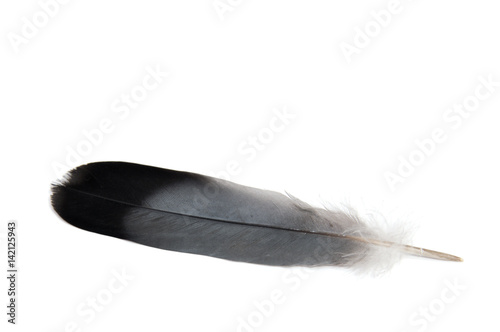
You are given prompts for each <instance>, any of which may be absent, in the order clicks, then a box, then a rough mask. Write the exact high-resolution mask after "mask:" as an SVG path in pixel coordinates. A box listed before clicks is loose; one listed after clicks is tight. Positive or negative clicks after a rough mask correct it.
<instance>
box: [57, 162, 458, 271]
mask: <svg viewBox="0 0 500 332" xmlns="http://www.w3.org/2000/svg"><path fill="white" fill-rule="evenodd" d="M51 201H52V206H53V208H54V210H55V211H56V212H57V213H58V214H59V215H60V216H61V217H62V218H63V219H64V220H66V221H67V222H68V223H70V224H72V225H74V226H76V227H78V228H81V229H84V230H87V231H91V232H95V233H99V234H103V235H108V236H112V237H116V238H120V239H125V240H129V241H132V242H136V243H140V244H143V245H147V246H151V247H156V248H161V249H166V250H172V251H177V252H184V253H191V254H199V255H206V256H212V257H217V258H222V259H227V260H232V261H239V262H247V263H255V264H264V265H274V266H325V265H330V266H343V267H351V268H354V269H359V270H369V271H380V270H386V269H388V268H389V267H390V266H392V264H393V263H394V262H395V261H397V260H398V259H399V257H400V256H401V255H402V254H412V255H419V256H425V257H430V258H436V259H444V260H461V259H460V258H458V257H456V256H452V255H448V254H443V253H440V252H436V251H432V250H427V249H422V248H416V247H411V246H408V245H405V244H402V243H401V239H402V238H403V236H402V235H401V234H399V235H394V234H392V233H391V232H386V231H380V230H378V229H377V227H374V226H373V225H370V224H369V223H367V222H365V221H363V220H362V218H360V217H359V216H357V215H356V213H355V212H354V211H352V210H345V209H344V210H343V209H333V210H331V209H325V208H317V207H312V206H311V205H309V204H307V203H305V202H302V201H300V200H299V199H297V198H295V197H292V196H290V195H284V194H281V193H277V192H273V191H268V190H262V189H256V188H251V187H247V186H242V185H239V184H236V183H233V182H230V181H226V180H222V179H218V178H213V177H209V176H204V175H200V174H195V173H189V172H181V171H174V170H169V169H162V168H157V167H152V166H145V165H140V164H133V163H126V162H97V163H90V164H86V165H82V166H79V167H77V168H75V169H73V170H71V171H70V172H68V173H67V174H66V176H65V178H64V179H63V180H62V181H60V182H58V183H55V184H53V186H52V196H51ZM396 234H398V233H397V232H396Z"/></svg>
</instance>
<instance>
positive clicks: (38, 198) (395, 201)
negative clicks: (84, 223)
mask: <svg viewBox="0 0 500 332" xmlns="http://www.w3.org/2000/svg"><path fill="white" fill-rule="evenodd" d="M47 2H48V0H45V1H44V0H42V2H41V3H42V4H43V3H47ZM221 3H222V4H226V6H230V7H229V8H230V10H228V11H226V12H224V13H222V14H221V13H220V12H219V13H218V11H217V10H216V8H215V7H214V5H213V3H212V1H211V0H206V1H184V2H182V3H181V2H180V1H177V2H175V3H174V1H169V2H167V1H163V2H160V1H123V0H121V1H117V0H116V1H106V2H102V1H76V0H75V1H69V2H68V3H67V4H59V5H58V6H59V8H58V9H57V10H56V9H55V7H51V8H52V11H53V15H52V16H53V17H50V18H49V19H48V21H47V22H44V21H43V18H44V17H43V14H40V12H41V11H42V9H41V5H40V3H39V2H37V1H26V0H24V1H15V2H5V1H4V2H2V4H1V5H0V22H1V23H0V26H1V30H2V31H1V33H2V43H1V44H0V52H1V53H0V56H1V61H0V88H1V98H0V109H1V112H2V129H1V131H0V134H1V142H2V152H3V153H2V154H3V159H2V171H1V173H0V174H1V176H2V178H1V195H2V197H1V202H2V207H1V209H0V213H1V218H0V220H2V223H1V225H2V226H1V227H2V230H1V233H3V234H1V235H2V238H1V240H2V248H3V249H2V252H5V251H6V250H5V231H6V222H7V220H9V219H14V220H17V221H18V223H19V227H18V234H19V235H18V236H19V248H18V260H19V270H20V276H19V284H18V290H19V296H18V304H19V307H18V325H16V326H11V324H7V323H6V319H7V317H6V315H5V311H6V309H5V308H4V305H3V303H6V301H7V296H6V290H7V284H6V282H5V281H6V280H3V282H2V283H1V287H2V289H1V291H0V294H2V295H1V299H0V303H2V308H4V309H2V310H1V311H2V313H1V315H0V317H2V318H1V323H0V325H1V326H2V331H4V330H5V331H7V330H8V331H17V330H19V331H33V330H37V331H72V330H76V328H78V329H79V330H78V331H110V330H113V331H137V330H139V329H140V330H148V331H170V330H172V331H304V330H312V331H419V330H420V331H443V330H446V331H452V330H462V331H464V330H469V331H470V330H472V329H474V330H492V329H494V328H495V327H497V326H498V319H497V314H498V309H499V307H498V297H499V295H500V294H499V290H498V277H499V275H498V270H497V269H495V268H494V267H495V266H496V265H497V263H496V262H497V258H496V254H495V252H497V251H498V245H497V242H498V241H497V238H498V221H499V220H498V208H497V205H498V188H499V186H500V178H499V171H498V170H499V168H500V161H499V158H498V142H499V138H500V132H499V130H498V121H499V120H500V116H499V113H498V110H499V107H500V96H499V95H500V87H498V86H497V87H496V88H495V89H494V91H493V92H492V93H491V94H490V96H488V98H484V99H485V100H482V101H480V102H479V105H478V107H477V108H476V109H475V111H473V112H470V113H467V118H464V119H463V120H462V121H461V122H460V124H458V122H457V124H456V126H455V127H453V122H450V120H448V121H447V120H445V118H444V117H443V116H445V114H447V112H448V111H447V110H448V109H449V108H451V107H453V105H454V104H461V103H462V102H463V101H464V100H466V99H467V98H469V99H468V100H472V101H473V98H474V97H473V96H474V94H475V91H476V88H477V87H478V86H479V85H481V82H480V79H479V77H483V78H485V79H486V78H488V77H490V79H491V80H493V81H495V82H499V81H500V70H499V59H500V46H499V42H498V31H500V20H498V12H499V11H498V10H499V8H498V6H495V5H494V2H492V1H486V0H484V1H473V2H472V1H440V2H436V1H428V0H427V1H425V0H422V1H408V0H402V1H401V2H400V3H399V5H397V6H396V7H397V8H398V10H397V13H395V14H392V15H391V18H390V22H388V23H387V20H386V23H384V24H385V25H386V26H385V27H380V24H378V23H375V25H374V23H373V22H376V21H375V19H374V16H372V15H371V14H370V12H371V11H375V12H380V11H381V10H385V9H387V8H388V7H390V6H391V5H389V2H388V1H357V2H349V1H336V2H333V1H309V2H304V1H300V2H299V1H272V2H270V1H256V0H243V1H234V0H233V1H229V2H228V1H221ZM221 6H222V5H221ZM37 15H38V16H37ZM40 15H41V16H40ZM33 16H35V18H37V19H39V20H41V21H39V22H38V23H37V24H38V25H44V24H45V26H40V27H39V28H36V29H37V30H38V31H35V32H33V31H31V32H32V35H30V34H28V35H27V36H28V37H29V38H25V37H26V36H24V37H23V31H24V33H25V34H26V33H28V32H29V28H27V27H26V26H25V25H26V24H29V23H26V22H31V23H33V20H34V18H33ZM46 17H48V16H47V15H46ZM23 18H26V19H23ZM386 19H387V18H386ZM40 22H41V23H40ZM377 24H378V25H377ZM366 26H368V27H371V28H372V29H375V30H373V31H371V33H372V37H368V38H369V42H366V40H365V42H366V43H367V45H362V46H364V47H359V48H358V50H357V51H358V53H355V54H352V56H350V57H349V59H350V62H349V61H348V59H347V57H346V56H345V55H344V54H343V52H342V50H341V45H344V46H345V45H346V44H342V43H348V44H351V45H353V46H355V44H354V40H355V39H356V38H358V40H357V42H358V45H361V44H359V42H360V40H359V38H361V39H363V38H362V37H360V36H359V35H358V34H359V30H358V29H361V30H363V29H365V27H366ZM377 26H378V27H379V28H380V31H377V30H376V29H377ZM23 29H24V30H23ZM16 38H17V39H16ZM19 38H25V39H23V43H21V44H16V43H15V42H13V40H17V41H18V42H19V40H20V39H19ZM148 67H149V68H152V69H155V68H159V69H160V70H161V71H163V72H168V73H169V75H168V77H167V78H164V79H163V81H162V82H161V84H158V86H157V87H156V88H155V89H154V90H153V91H149V92H148V94H147V96H146V97H145V99H144V101H141V102H140V103H139V104H138V106H137V107H136V108H134V109H129V111H130V112H129V113H128V114H127V115H126V116H125V110H124V109H122V112H121V113H120V112H118V113H117V112H114V111H113V105H115V106H116V102H117V100H118V101H119V100H120V98H121V95H122V94H130V93H131V91H133V90H134V89H136V90H137V89H140V85H141V84H142V81H143V79H144V78H145V77H146V76H147V75H148V71H147V69H146V68H148ZM138 86H139V88H138ZM479 89H482V90H481V91H482V92H485V91H486V90H484V88H479ZM134 91H135V90H134ZM137 91H138V90H137ZM471 96H472V97H471ZM471 98H472V99H471ZM122 106H123V105H122ZM284 109H286V110H287V112H288V113H290V114H292V115H293V116H290V117H291V118H290V120H289V121H288V123H287V124H282V125H280V127H279V129H280V130H279V131H276V130H275V131H272V130H271V129H269V128H270V123H271V122H273V121H276V120H274V117H275V116H276V112H277V111H276V110H278V111H280V112H283V110H284ZM120 115H121V116H122V117H120ZM103 119H109V121H111V123H112V130H109V131H110V132H108V133H105V134H102V137H100V138H99V135H96V136H95V142H96V143H95V144H92V145H90V149H87V150H86V152H85V154H86V155H80V157H81V160H79V162H78V163H77V164H81V163H87V162H91V161H103V160H122V161H132V162H137V163H143V164H149V165H155V166H159V167H164V168H171V169H178V170H186V171H192V172H197V173H203V174H218V175H222V173H221V172H222V171H224V170H225V169H226V167H227V165H228V164H233V163H234V162H233V160H235V161H236V162H237V163H238V167H237V168H236V169H237V171H238V172H237V174H232V175H231V176H230V179H231V180H232V181H235V182H238V183H241V184H245V185H250V186H254V187H259V188H266V189H272V190H277V191H284V190H286V191H288V192H290V193H292V194H294V195H295V196H297V197H299V198H301V199H304V200H306V201H308V202H310V203H313V204H320V203H321V202H323V201H328V202H333V203H336V202H338V201H343V200H352V201H353V202H361V203H359V204H358V203H356V204H358V205H359V206H360V207H365V206H367V207H368V208H369V209H375V210H376V211H380V212H382V213H383V214H384V215H385V216H386V217H387V218H388V219H389V220H390V221H391V222H395V223H411V224H413V225H415V226H416V227H415V229H416V231H415V236H414V241H413V242H414V243H415V244H418V245H420V246H423V247H427V248H431V249H436V250H441V251H445V252H449V253H451V254H456V255H460V256H462V257H463V258H464V259H465V261H464V262H463V263H447V262H439V261H431V260H424V259H405V260H403V261H402V262H401V263H400V264H399V265H397V266H396V267H395V268H394V269H393V270H392V271H391V272H390V273H389V274H387V275H385V276H383V277H381V278H371V277H358V276H355V275H352V274H350V273H349V272H347V271H345V270H342V269H338V268H321V269H315V270H308V271H302V270H300V269H282V268H275V267H266V266H255V265H250V264H241V263H233V262H226V261H223V260H219V259H214V258H209V257H203V256H194V255H188V254H180V253H175V252H168V251H163V250H158V249H153V248H148V247H145V246H140V245H136V244H133V243H129V242H126V241H121V240H117V239H113V238H108V237H105V236H100V235H97V234H92V233H89V232H85V231H82V230H80V229H77V228H75V227H72V226H70V225H68V224H67V223H65V222H64V221H63V220H61V219H60V218H59V217H58V216H57V215H56V214H55V213H54V212H53V210H52V209H51V207H50V203H49V196H50V183H51V182H52V181H54V180H55V179H56V178H57V177H58V176H57V174H56V172H55V170H54V165H57V164H67V162H66V159H67V158H70V157H68V156H69V155H70V154H71V153H70V152H68V151H70V150H71V149H73V150H75V149H77V148H78V146H80V147H82V146H84V145H86V144H87V145H86V147H87V148H88V147H89V146H88V141H87V143H82V142H85V141H86V137H85V135H84V131H87V132H92V130H95V129H96V128H98V127H99V124H100V123H101V121H103ZM455 119H456V118H455ZM105 121H107V120H105ZM456 121H458V120H456ZM273 123H274V122H273ZM266 128H267V129H266ZM273 128H274V129H277V128H276V127H273ZM436 128H440V129H441V130H443V132H444V133H445V135H446V139H445V140H444V142H440V143H435V147H434V148H433V149H431V150H432V151H430V152H429V151H427V152H429V153H428V155H427V156H425V157H424V158H423V159H422V160H420V162H421V164H420V165H417V166H416V167H415V169H414V170H413V173H412V174H405V176H404V177H402V178H401V179H402V182H401V183H397V184H396V185H395V186H393V188H391V186H390V185H389V183H388V182H387V180H386V178H385V175H387V172H392V173H394V174H398V166H399V165H400V163H401V161H400V159H398V158H404V159H406V160H408V158H409V157H410V155H412V153H413V156H414V157H415V158H417V157H418V155H419V152H418V147H417V145H416V143H415V141H416V140H419V141H422V140H425V139H428V138H430V137H431V136H432V132H433V130H435V129H436ZM270 130H271V131H270ZM270 133H271V134H272V136H270ZM259 135H260V136H259ZM249 137H260V141H259V149H260V150H257V149H256V148H252V147H251V145H250V143H249V142H250V141H249ZM250 140H251V138H250ZM264 141H265V142H264ZM242 149H247V150H246V151H247V152H246V153H243V150H242ZM248 149H250V150H253V152H250V151H249V150H248ZM429 149H430V148H429ZM415 151H417V152H415ZM420 156H423V154H422V153H420ZM73 158H75V157H74V156H73ZM70 159H71V158H70ZM417 159H418V158H417ZM66 166H71V165H66ZM409 173H411V172H409ZM392 189H394V190H392ZM0 257H2V260H3V261H6V258H5V257H6V254H5V253H2V254H0ZM2 266H5V264H4V263H2ZM113 271H116V272H119V273H122V271H125V273H126V274H127V275H130V276H133V280H130V281H128V282H126V283H127V284H126V286H124V287H123V289H120V291H118V292H116V293H115V294H112V298H111V299H108V298H106V295H109V294H111V293H109V290H107V289H108V287H109V286H108V285H109V283H110V282H111V283H113V280H114V278H115V277H114V275H113ZM2 279H4V278H2ZM449 283H458V284H459V289H458V290H455V293H454V292H453V290H450V289H449ZM277 292H278V293H281V294H282V296H281V297H280V301H279V302H280V303H275V304H273V305H272V307H273V308H272V309H271V306H270V305H269V301H271V300H272V299H273V298H274V295H273V294H275V293H277ZM99 296H100V297H101V300H103V301H104V300H105V302H106V301H107V302H109V303H107V302H106V304H105V305H103V306H102V308H101V309H102V310H101V311H94V314H95V315H93V314H92V315H91V314H90V313H88V311H87V314H86V315H82V314H81V312H80V313H78V311H77V310H78V308H84V309H87V310H89V308H90V307H88V306H87V307H85V306H86V305H87V304H86V303H87V301H88V299H89V298H92V297H99ZM108 300H109V301H108ZM255 303H261V304H262V303H264V307H265V308H264V309H261V311H262V310H264V311H265V312H264V313H261V312H260V311H259V309H258V308H257V307H258V306H259V305H256V304H255ZM266 305H267V306H266ZM426 308H427V309H426ZM421 310H427V311H429V313H430V314H429V315H430V316H427V318H423V317H425V316H422V315H423V314H421V312H422V311H421ZM242 322H245V323H242ZM72 324H73V325H72ZM245 324H249V325H245ZM6 326H7V327H8V329H5V327H6Z"/></svg>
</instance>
